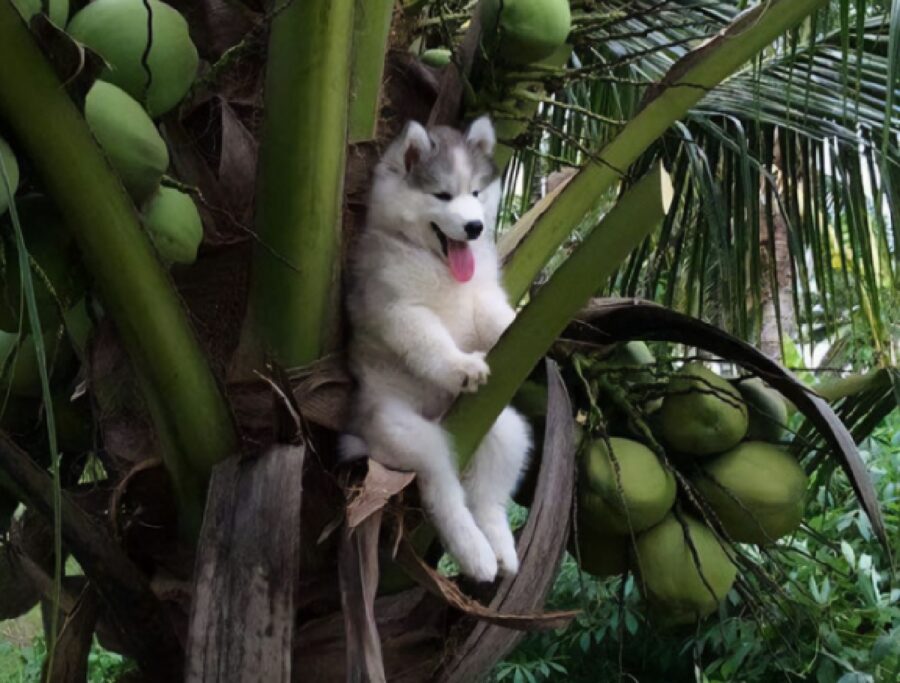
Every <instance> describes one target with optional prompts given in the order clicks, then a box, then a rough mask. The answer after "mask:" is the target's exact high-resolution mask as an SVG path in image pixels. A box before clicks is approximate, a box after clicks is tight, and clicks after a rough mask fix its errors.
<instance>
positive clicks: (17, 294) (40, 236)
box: [0, 195, 87, 332]
mask: <svg viewBox="0 0 900 683" xmlns="http://www.w3.org/2000/svg"><path fill="white" fill-rule="evenodd" d="M16 208H17V209H18V214H19V220H20V223H21V225H22V233H23V237H24V239H25V246H26V248H27V249H28V253H29V257H30V258H29V262H30V263H31V277H32V281H33V283H34V292H35V300H36V302H37V308H38V315H39V316H40V319H41V326H42V327H43V328H46V327H50V326H53V325H56V324H57V323H58V322H59V312H60V310H64V311H65V310H68V309H69V308H70V307H71V306H72V305H73V304H74V303H75V302H76V301H77V300H78V299H80V298H81V297H82V296H83V295H84V292H85V289H86V287H87V275H86V273H85V271H84V268H83V267H82V265H81V259H80V255H79V253H78V249H77V247H76V245H75V243H74V241H73V240H72V238H71V236H70V234H69V232H68V230H66V228H65V225H64V224H63V220H62V217H61V216H60V215H59V213H58V212H57V211H56V209H55V208H54V206H53V204H51V203H50V201H49V200H48V199H47V198H46V197H42V196H39V195H30V196H27V197H23V198H20V199H18V200H16ZM4 223H5V224H4V225H3V226H2V237H3V239H2V244H0V257H2V262H0V268H2V279H3V282H2V288H0V293H2V296H0V330H4V331H6V332H17V331H18V330H19V322H20V321H19V313H20V302H21V300H22V299H21V292H22V288H21V276H20V272H19V252H18V249H17V248H16V238H15V233H14V231H13V227H12V225H11V222H10V221H9V217H6V220H5V221H4ZM22 312H23V314H24V317H25V320H24V321H23V323H24V324H23V326H22V327H23V329H27V328H29V327H30V322H28V315H27V313H26V312H25V310H24V309H22Z"/></svg>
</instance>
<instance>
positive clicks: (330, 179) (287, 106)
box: [248, 0, 355, 367]
mask: <svg viewBox="0 0 900 683" xmlns="http://www.w3.org/2000/svg"><path fill="white" fill-rule="evenodd" d="M354 4H355V3H354V0H303V1H302V2H301V1H299V0H298V1H296V2H290V3H288V4H287V6H286V7H285V8H284V9H283V10H282V11H281V12H279V13H278V14H277V15H276V16H275V18H274V19H273V21H272V28H271V34H270V37H269V55H268V65H267V70H266V83H265V119H264V121H263V126H262V146H261V149H260V175H259V186H258V191H257V195H256V197H257V199H256V201H257V214H256V227H257V232H258V234H259V237H260V244H259V245H258V246H257V249H256V252H255V254H254V261H253V274H252V281H251V287H250V318H249V319H248V323H249V324H250V325H251V326H252V327H251V330H250V331H249V335H250V337H251V339H252V340H251V341H250V342H249V343H250V344H251V346H255V347H257V348H258V349H259V350H260V351H262V352H263V353H265V354H270V355H271V356H273V357H274V359H275V360H276V361H278V362H279V363H281V364H282V365H284V366H288V367H295V366H300V365H305V364H307V363H310V362H312V361H314V360H316V359H317V358H318V357H319V356H320V355H321V354H322V352H323V351H324V350H325V348H326V347H327V345H328V342H329V337H330V335H331V334H333V332H334V327H333V326H334V321H335V319H336V316H335V315H334V313H335V311H336V310H337V296H336V293H337V286H338V267H337V266H338V261H339V245H340V239H339V237H340V231H341V205H342V202H343V197H342V191H343V176H344V157H345V148H346V137H347V110H348V106H347V105H348V93H349V85H350V55H351V38H352V36H353V8H354Z"/></svg>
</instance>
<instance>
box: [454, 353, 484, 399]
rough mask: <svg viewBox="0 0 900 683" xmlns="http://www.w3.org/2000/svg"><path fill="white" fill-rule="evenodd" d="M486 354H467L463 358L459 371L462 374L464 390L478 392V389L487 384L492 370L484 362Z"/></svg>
mask: <svg viewBox="0 0 900 683" xmlns="http://www.w3.org/2000/svg"><path fill="white" fill-rule="evenodd" d="M484 356H485V354H484V353H482V352H481V351H475V352H474V353H467V354H464V355H463V356H462V358H461V359H460V363H459V369H460V372H461V373H462V376H463V380H462V387H461V388H462V390H463V391H478V387H480V386H481V385H482V384H484V383H485V382H487V380H488V377H489V376H490V374H491V369H490V367H488V364H487V363H486V362H485V360H484Z"/></svg>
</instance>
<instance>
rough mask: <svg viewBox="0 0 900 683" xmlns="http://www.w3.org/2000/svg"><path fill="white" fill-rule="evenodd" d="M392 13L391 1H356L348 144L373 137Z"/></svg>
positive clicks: (376, 123) (376, 122)
mask: <svg viewBox="0 0 900 683" xmlns="http://www.w3.org/2000/svg"><path fill="white" fill-rule="evenodd" d="M393 14H394V0H356V11H355V15H354V20H353V23H354V28H353V68H352V70H351V74H352V77H351V95H350V114H349V117H350V122H349V129H348V139H349V141H350V142H351V143H357V142H364V141H366V140H372V139H374V138H375V132H376V128H377V126H378V113H379V109H380V104H381V82H382V79H383V78H384V58H385V54H386V53H387V46H388V36H389V35H390V32H391V17H392V16H393Z"/></svg>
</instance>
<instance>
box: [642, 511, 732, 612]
mask: <svg viewBox="0 0 900 683" xmlns="http://www.w3.org/2000/svg"><path fill="white" fill-rule="evenodd" d="M682 521H683V522H684V524H685V526H686V527H687V534H685V528H684V527H683V526H682ZM688 538H689V539H690V542H691V544H690V545H689V543H688V540H687V539H688ZM691 545H693V551H692V549H691ZM694 552H696V560H695V558H694ZM635 554H636V562H635V565H636V568H637V570H638V571H639V572H640V575H641V584H642V585H643V587H644V590H645V592H646V597H647V599H648V600H649V601H650V602H651V604H653V606H654V607H655V608H656V609H657V610H658V611H659V612H660V613H661V615H662V616H663V618H664V620H665V621H667V622H669V623H672V624H685V623H691V622H694V621H697V620H698V619H700V618H702V617H705V616H706V615H708V614H711V613H712V612H714V611H715V610H716V608H717V607H718V606H719V603H720V602H721V601H722V600H723V599H724V598H725V596H726V595H727V594H728V591H729V590H731V586H732V585H733V584H734V579H735V577H736V576H737V567H735V565H734V563H733V562H732V561H731V558H730V557H729V556H728V554H727V553H726V552H725V550H723V548H722V546H721V545H720V544H719V541H718V539H716V537H715V535H714V534H713V533H712V531H710V530H709V529H708V528H707V527H706V526H705V525H704V524H703V523H702V522H700V521H698V520H696V519H694V518H693V517H691V516H690V515H682V516H681V521H679V519H678V518H677V517H675V515H674V514H670V515H668V516H667V517H666V518H665V519H664V520H663V521H662V522H660V523H659V524H657V525H656V526H655V527H653V528H652V529H649V530H647V531H645V532H644V533H642V534H641V535H639V536H638V537H637V540H636V541H635ZM698 561H699V562H698Z"/></svg>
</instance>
